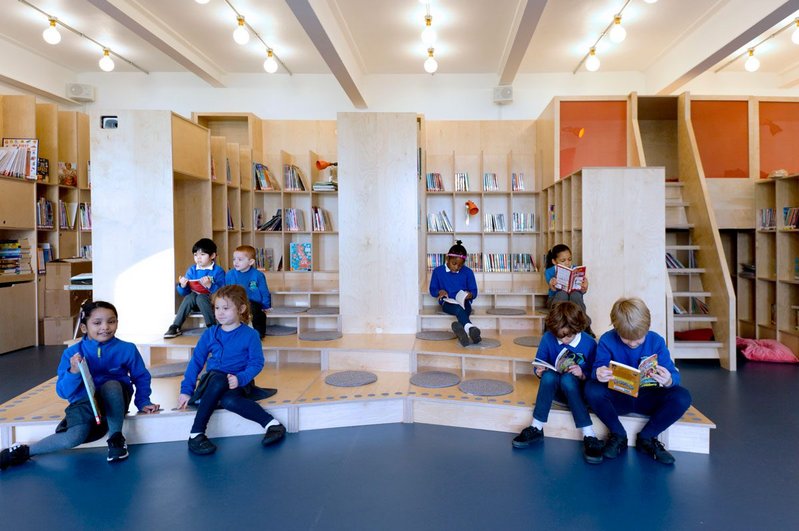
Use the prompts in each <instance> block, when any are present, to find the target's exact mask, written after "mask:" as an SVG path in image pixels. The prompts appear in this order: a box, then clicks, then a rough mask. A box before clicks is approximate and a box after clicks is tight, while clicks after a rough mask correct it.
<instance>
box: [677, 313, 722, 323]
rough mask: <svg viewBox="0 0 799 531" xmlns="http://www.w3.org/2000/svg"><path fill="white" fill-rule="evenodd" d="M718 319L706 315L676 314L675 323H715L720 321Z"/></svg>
mask: <svg viewBox="0 0 799 531" xmlns="http://www.w3.org/2000/svg"><path fill="white" fill-rule="evenodd" d="M718 320H719V319H718V317H715V316H713V315H708V314H706V313H681V314H679V315H678V314H674V321H675V322H691V323H700V322H703V323H715V322H716V321H718Z"/></svg>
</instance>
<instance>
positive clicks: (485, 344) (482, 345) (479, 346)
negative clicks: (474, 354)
mask: <svg viewBox="0 0 799 531" xmlns="http://www.w3.org/2000/svg"><path fill="white" fill-rule="evenodd" d="M501 344H502V343H500V342H499V340H498V339H493V338H490V337H484V338H483V340H482V341H480V342H479V343H472V344H470V345H467V346H466V347H465V348H469V349H472V350H485V349H487V348H497V347H498V346H500V345H501Z"/></svg>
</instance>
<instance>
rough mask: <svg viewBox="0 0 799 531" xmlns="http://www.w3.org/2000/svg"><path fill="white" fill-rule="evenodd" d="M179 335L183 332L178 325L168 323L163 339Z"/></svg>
mask: <svg viewBox="0 0 799 531" xmlns="http://www.w3.org/2000/svg"><path fill="white" fill-rule="evenodd" d="M181 335H183V332H182V331H181V330H180V327H179V326H175V325H170V326H169V330H167V331H166V333H165V334H164V339H172V338H173V337H178V336H181Z"/></svg>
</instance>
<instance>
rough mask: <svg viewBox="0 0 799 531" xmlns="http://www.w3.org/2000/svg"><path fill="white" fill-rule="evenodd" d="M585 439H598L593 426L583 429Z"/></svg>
mask: <svg viewBox="0 0 799 531" xmlns="http://www.w3.org/2000/svg"><path fill="white" fill-rule="evenodd" d="M583 437H596V433H594V427H593V426H586V427H585V428H583Z"/></svg>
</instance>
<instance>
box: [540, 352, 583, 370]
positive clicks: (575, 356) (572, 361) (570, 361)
mask: <svg viewBox="0 0 799 531" xmlns="http://www.w3.org/2000/svg"><path fill="white" fill-rule="evenodd" d="M584 362H585V358H584V357H583V355H582V354H580V353H579V352H573V351H571V350H569V348H568V347H563V348H562V349H561V351H560V352H559V353H558V357H557V358H555V364H554V365H553V364H551V363H547V362H546V361H544V360H540V359H538V358H536V359H534V360H533V365H534V366H535V367H543V368H545V369H550V370H553V371H555V372H560V373H564V372H566V371H568V370H569V367H571V366H572V365H580V364H581V363H584Z"/></svg>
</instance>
